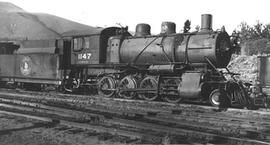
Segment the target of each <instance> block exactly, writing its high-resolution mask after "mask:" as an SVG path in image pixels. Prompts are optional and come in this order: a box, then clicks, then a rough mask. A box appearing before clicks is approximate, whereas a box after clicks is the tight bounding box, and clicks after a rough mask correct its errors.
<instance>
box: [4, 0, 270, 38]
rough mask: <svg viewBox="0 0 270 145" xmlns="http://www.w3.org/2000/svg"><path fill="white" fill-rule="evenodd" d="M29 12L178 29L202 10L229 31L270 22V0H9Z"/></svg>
mask: <svg viewBox="0 0 270 145" xmlns="http://www.w3.org/2000/svg"><path fill="white" fill-rule="evenodd" d="M5 2H11V3H13V4H15V5H17V6H19V7H21V8H22V9H24V10H26V11H28V12H38V13H48V14H52V15H56V16H59V17H63V18H66V19H69V20H73V21H76V22H79V23H83V24H87V25H90V26H99V27H109V26H116V24H117V23H120V24H121V25H122V26H129V30H130V31H135V26H136V24H138V23H148V24H150V25H151V32H152V33H154V34H157V33H160V27H161V23H162V22H163V21H171V22H175V23H176V32H180V31H181V30H182V29H183V26H184V22H185V21H186V20H187V19H189V20H191V29H192V30H194V29H195V27H196V26H197V25H200V24H201V22H200V21H201V14H212V15H213V29H214V30H216V29H220V28H221V27H222V26H225V28H226V30H227V32H228V33H231V32H232V31H233V30H234V29H237V28H238V26H239V24H240V23H241V22H243V21H245V22H247V23H248V24H249V25H254V24H255V23H256V22H257V21H260V22H262V23H264V24H266V23H270V12H269V8H270V5H269V4H270V1H269V0H5Z"/></svg>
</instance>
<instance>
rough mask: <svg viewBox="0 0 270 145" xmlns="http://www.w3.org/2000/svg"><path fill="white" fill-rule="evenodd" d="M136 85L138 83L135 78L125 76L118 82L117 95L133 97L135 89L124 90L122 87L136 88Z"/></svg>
mask: <svg viewBox="0 0 270 145" xmlns="http://www.w3.org/2000/svg"><path fill="white" fill-rule="evenodd" d="M137 87H138V85H137V82H136V80H135V79H134V78H133V77H132V76H126V77H124V78H123V79H122V80H121V81H120V83H119V88H120V91H119V93H118V95H119V96H120V97H122V98H126V99H132V98H135V97H136V95H137V93H136V92H135V91H125V90H124V89H136V88H137ZM121 89H122V90H121Z"/></svg>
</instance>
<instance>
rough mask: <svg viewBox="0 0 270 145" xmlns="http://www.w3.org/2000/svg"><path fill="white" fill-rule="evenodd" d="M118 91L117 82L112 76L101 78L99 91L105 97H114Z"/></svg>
mask: <svg viewBox="0 0 270 145" xmlns="http://www.w3.org/2000/svg"><path fill="white" fill-rule="evenodd" d="M115 91H116V82H115V80H114V79H113V78H112V77H110V76H105V77H103V78H101V80H100V81H99V82H98V93H99V94H100V95H102V96H104V97H112V96H113V95H114V94H115Z"/></svg>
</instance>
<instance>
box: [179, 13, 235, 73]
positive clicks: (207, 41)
mask: <svg viewBox="0 0 270 145" xmlns="http://www.w3.org/2000/svg"><path fill="white" fill-rule="evenodd" d="M183 35H184V40H183V42H182V43H181V44H180V45H179V46H178V48H176V53H175V54H176V60H177V61H178V62H183V61H186V62H189V63H190V64H193V65H204V64H207V63H208V61H209V60H210V61H211V62H212V63H213V64H214V65H215V67H217V68H224V67H226V66H227V65H228V63H229V61H230V59H231V55H232V52H233V49H232V47H231V46H232V45H231V43H230V36H229V35H228V34H227V32H226V31H225V28H222V29H221V30H220V31H213V30H212V16H211V15H209V14H205V15H202V26H201V30H200V31H199V32H195V33H188V34H183Z"/></svg>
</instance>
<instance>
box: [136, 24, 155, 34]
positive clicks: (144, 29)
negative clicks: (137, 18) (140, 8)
mask: <svg viewBox="0 0 270 145" xmlns="http://www.w3.org/2000/svg"><path fill="white" fill-rule="evenodd" d="M150 31H151V26H150V25H149V24H145V23H141V24H137V26H136V33H135V36H138V37H140V36H146V35H151V32H150Z"/></svg>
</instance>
